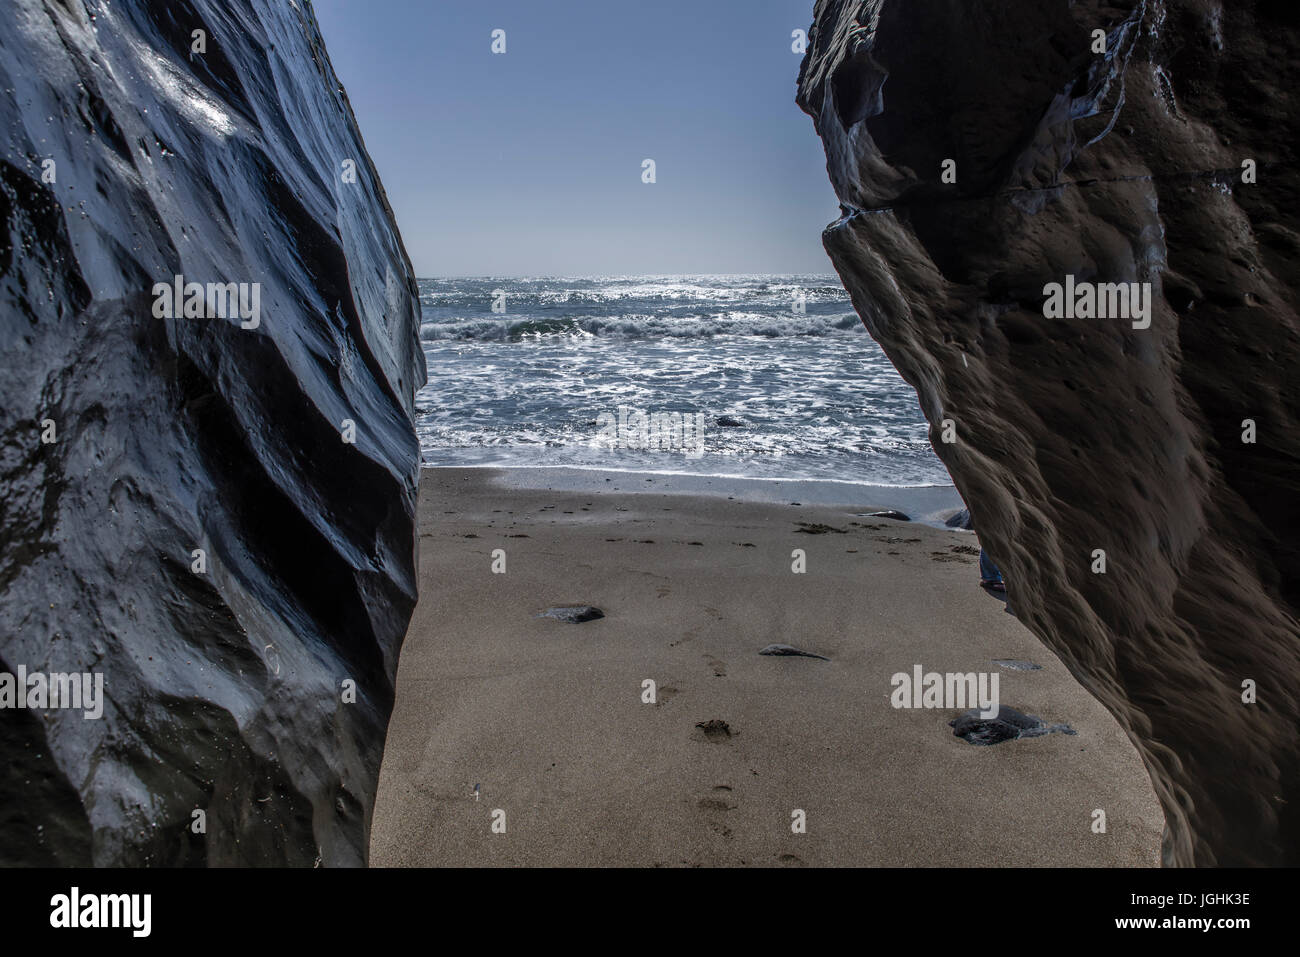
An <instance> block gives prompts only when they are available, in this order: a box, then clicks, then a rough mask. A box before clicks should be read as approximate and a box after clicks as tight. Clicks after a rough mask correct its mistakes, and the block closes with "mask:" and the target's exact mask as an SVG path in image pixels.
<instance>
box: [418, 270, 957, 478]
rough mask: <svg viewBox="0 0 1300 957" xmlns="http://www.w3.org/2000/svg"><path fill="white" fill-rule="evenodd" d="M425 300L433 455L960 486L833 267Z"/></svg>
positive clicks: (580, 282)
mask: <svg viewBox="0 0 1300 957" xmlns="http://www.w3.org/2000/svg"><path fill="white" fill-rule="evenodd" d="M500 293H504V299H503V300H502V298H501V296H500V295H499V294H500ZM800 297H802V311H800V309H799V302H800ZM494 300H495V301H496V302H497V303H498V304H499V305H500V306H503V307H504V312H497V313H494V312H493V309H492V306H493V302H494ZM420 305H421V308H422V311H423V323H422V325H421V329H420V336H421V339H422V341H423V345H424V353H425V358H426V359H427V361H428V367H429V384H428V385H427V386H426V387H425V388H424V389H422V390H421V391H420V393H419V394H418V395H417V397H416V412H417V418H416V427H417V430H418V432H419V436H420V444H421V448H422V451H423V456H424V462H425V464H426V465H478V466H497V467H561V466H562V467H570V468H597V469H614V470H620V471H635V472H662V473H683V474H691V475H713V476H728V477H736V478H759V479H763V478H767V479H799V480H810V479H811V480H827V479H831V480H836V481H842V482H854V483H861V484H867V485H884V486H903V487H906V486H925V485H948V484H950V479H949V478H948V474H947V472H946V471H945V470H944V468H943V465H942V464H941V463H940V462H939V460H938V458H936V457H935V454H934V451H933V450H932V449H931V448H930V444H929V441H928V440H927V437H926V436H927V426H926V422H925V419H924V418H923V416H922V415H921V412H920V408H919V406H918V404H917V400H916V394H915V393H914V392H913V391H912V389H911V388H910V387H909V386H908V385H907V384H906V383H905V382H904V381H903V380H902V378H901V377H900V376H899V375H898V373H897V372H896V371H895V370H894V368H893V366H891V365H890V363H889V360H888V359H886V358H885V356H884V354H883V353H882V352H881V350H880V348H879V346H877V345H876V343H875V342H874V341H873V340H872V339H871V337H870V336H869V335H867V333H866V330H865V329H864V328H863V327H862V323H861V321H860V320H859V319H858V317H857V315H856V314H855V313H854V312H853V309H852V307H851V306H850V304H849V297H848V294H847V293H846V292H845V291H844V289H843V287H842V286H841V285H840V282H839V280H838V278H836V277H834V276H665V277H651V276H609V277H599V278H585V279H567V278H535V279H494V278H486V279H422V280H420ZM620 407H621V410H620ZM638 413H640V414H641V415H643V416H645V419H644V420H639V419H638V415H637V414H638ZM665 413H680V414H682V415H683V416H684V417H685V418H684V419H683V420H682V421H684V422H685V427H684V428H683V431H680V432H679V431H678V430H677V427H676V420H675V419H674V418H672V417H671V416H668V415H664V414H665ZM656 414H657V415H656ZM720 418H728V419H730V420H732V421H736V422H740V423H741V424H740V425H739V426H736V427H724V426H722V425H720V424H718V419H720ZM693 424H700V425H702V430H701V431H700V432H699V433H698V434H697V433H696V432H695V430H690V429H689V426H691V425H693Z"/></svg>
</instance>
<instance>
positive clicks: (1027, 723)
mask: <svg viewBox="0 0 1300 957" xmlns="http://www.w3.org/2000/svg"><path fill="white" fill-rule="evenodd" d="M948 726H949V727H950V728H952V733H953V734H954V735H956V736H957V737H959V738H963V739H965V740H966V741H968V742H969V743H971V744H976V745H991V744H1001V743H1002V742H1003V741H1014V740H1016V739H1017V738H1037V737H1041V736H1042V735H1044V734H1055V733H1060V734H1074V733H1075V732H1074V729H1073V728H1071V727H1070V726H1069V725H1068V724H1048V723H1047V722H1046V721H1044V720H1043V719H1042V718H1040V717H1038V716H1037V715H1032V714H1025V713H1024V712H1023V711H1017V710H1016V709H1015V708H1008V707H1007V706H1006V705H1001V706H1000V707H999V708H998V714H997V717H995V718H982V717H980V713H979V711H978V710H971V711H966V712H964V713H962V714H961V715H959V716H958V717H956V718H954V719H953V720H952V721H949V722H948Z"/></svg>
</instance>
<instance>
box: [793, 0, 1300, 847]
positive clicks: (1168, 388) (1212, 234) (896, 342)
mask: <svg viewBox="0 0 1300 957" xmlns="http://www.w3.org/2000/svg"><path fill="white" fill-rule="evenodd" d="M815 21H816V22H815V24H814V27H813V32H812V34H811V35H810V40H811V44H810V47H809V52H808V55H807V57H806V58H805V60H804V63H803V68H802V70H801V74H800V86H799V94H798V98H799V103H800V105H801V106H802V107H803V108H804V109H805V110H806V111H807V112H808V113H809V114H810V115H811V116H812V117H813V119H814V121H815V123H816V127H817V132H818V133H819V134H820V136H821V138H822V140H823V142H824V144H825V147H826V155H827V169H828V172H829V174H830V178H831V181H832V183H833V185H834V187H835V189H836V192H837V194H838V195H839V199H840V202H841V204H842V205H843V207H844V211H845V215H844V216H843V217H842V218H841V219H840V220H839V221H838V222H836V223H835V224H833V225H832V226H830V227H829V228H828V229H827V230H826V232H825V234H824V236H823V240H824V243H825V246H826V249H827V251H828V252H829V254H830V256H831V258H832V260H833V261H834V264H835V267H836V269H837V270H838V271H839V274H840V276H841V277H842V279H843V280H844V283H845V286H846V288H847V289H848V290H849V292H850V294H851V295H852V298H853V302H854V305H855V307H856V309H857V310H858V312H859V313H860V314H861V316H862V318H863V321H864V323H865V324H866V326H867V328H868V329H869V331H870V332H871V334H872V335H873V336H874V337H875V338H876V339H877V340H878V341H879V342H880V343H881V345H882V347H883V348H884V350H885V352H886V353H887V354H888V355H889V357H890V359H891V360H892V361H893V363H894V365H895V366H897V368H898V369H899V371H900V372H901V373H902V375H903V376H904V377H905V378H906V379H907V381H908V382H909V383H911V384H912V385H913V386H914V387H915V388H916V390H917V393H918V396H919V398H920V401H921V406H922V409H923V410H924V412H925V414H926V417H927V418H928V419H929V421H930V423H931V427H932V431H931V440H932V443H933V445H934V448H935V450H936V451H937V452H938V454H939V456H940V457H941V458H942V459H943V461H944V463H945V465H946V466H947V467H948V470H949V472H950V473H951V474H952V476H953V479H954V481H955V482H956V484H957V486H958V489H959V491H960V492H961V495H962V498H963V499H964V500H965V501H966V502H967V503H968V504H969V505H970V508H971V511H972V512H973V513H974V514H976V515H978V516H979V519H980V523H979V534H980V539H981V543H982V544H983V545H984V547H985V548H986V549H987V550H988V552H989V554H990V555H991V556H992V558H993V559H994V560H995V561H996V562H997V565H998V567H999V568H1000V569H1001V570H1002V571H1003V573H1004V574H1005V575H1006V576H1007V579H1008V581H1010V582H1012V583H1014V588H1015V598H1016V613H1017V615H1018V616H1019V617H1020V618H1021V620H1023V621H1024V622H1025V624H1026V625H1027V626H1028V627H1029V628H1031V629H1033V630H1034V631H1035V633H1037V634H1038V635H1039V636H1040V637H1041V638H1042V639H1043V640H1044V641H1045V642H1046V643H1047V644H1048V645H1049V646H1050V647H1051V648H1052V649H1053V650H1054V651H1055V652H1056V653H1057V654H1058V655H1059V656H1060V657H1061V659H1062V660H1063V661H1064V662H1065V663H1066V664H1067V666H1068V667H1069V668H1070V670H1071V671H1072V672H1073V674H1074V675H1075V676H1076V677H1077V678H1078V679H1079V680H1080V681H1081V682H1082V683H1083V684H1084V686H1085V687H1087V688H1088V689H1089V690H1090V691H1091V692H1092V693H1093V694H1095V695H1096V696H1097V697H1098V699H1099V700H1100V701H1101V702H1102V703H1103V704H1105V705H1106V706H1107V707H1108V708H1109V709H1110V710H1111V712H1112V713H1114V715H1115V716H1116V718H1117V719H1118V720H1119V721H1120V722H1121V724H1122V725H1123V726H1124V727H1125V728H1126V729H1127V731H1128V732H1129V734H1130V736H1131V737H1132V739H1133V741H1134V743H1135V745H1136V746H1137V748H1138V749H1139V751H1140V752H1141V754H1142V757H1143V759H1144V760H1145V762H1146V764H1147V767H1148V768H1149V770H1150V772H1151V777H1152V781H1153V783H1154V785H1155V788H1156V791H1157V793H1158V795H1159V797H1160V800H1161V803H1162V804H1163V807H1164V811H1165V815H1166V818H1167V823H1168V832H1167V841H1166V861H1167V862H1169V863H1174V864H1193V863H1197V864H1220V865H1250V864H1281V863H1291V864H1295V863H1297V862H1300V857H1297V855H1298V854H1300V793H1298V791H1300V788H1297V780H1298V778H1300V763H1298V762H1300V746H1298V745H1300V731H1298V730H1297V729H1298V728H1300V705H1298V704H1297V698H1296V695H1295V689H1296V687H1297V686H1300V627H1298V626H1297V604H1298V603H1300V557H1298V556H1300V552H1298V551H1297V549H1298V548H1300V527H1298V526H1300V509H1297V508H1296V502H1297V501H1300V454H1298V453H1300V443H1298V442H1297V435H1298V434H1300V398H1298V397H1297V391H1296V388H1295V380H1296V374H1297V369H1298V368H1300V321H1298V320H1297V312H1296V308H1297V292H1298V290H1297V281H1298V279H1300V269H1298V268H1297V258H1298V256H1300V221H1297V219H1298V215H1300V204H1298V203H1297V192H1298V190H1297V186H1298V185H1300V180H1298V179H1297V175H1298V174H1297V172H1296V170H1297V157H1296V155H1295V153H1296V149H1297V146H1298V145H1300V129H1297V126H1298V125H1300V108H1297V107H1298V106H1300V104H1297V102H1296V99H1297V95H1298V94H1297V92H1296V91H1297V90H1300V5H1296V4H1294V3H1279V2H1264V0H1258V2H1250V0H1243V2H1240V3H1237V2H1234V3H1219V2H1212V0H1143V2H1133V0H1125V2H1120V3H1114V4H1102V3H1098V2H1093V0H1077V2H1069V0H1008V2H1003V3H997V4H975V3H957V2H952V0H906V2H904V0H866V2H860V0H854V2H846V0H819V2H818V3H817V5H816V12H815ZM1098 29H1100V30H1102V31H1104V34H1105V41H1104V47H1105V49H1104V52H1102V53H1094V52H1093V51H1092V45H1093V42H1094V37H1093V31H1094V30H1098ZM947 159H951V160H954V161H955V164H956V165H955V173H956V182H955V183H945V182H943V180H942V174H943V170H944V161H945V160H947ZM1247 160H1252V161H1254V163H1255V164H1256V170H1257V180H1258V181H1257V182H1256V183H1253V184H1250V183H1246V182H1243V174H1244V170H1243V162H1245V161H1247ZM1068 276H1073V277H1074V279H1075V280H1077V281H1079V282H1088V283H1120V282H1130V283H1150V284H1151V287H1150V288H1151V305H1152V308H1151V311H1150V315H1149V318H1150V326H1149V328H1144V329H1143V328H1134V323H1133V322H1131V321H1129V320H1128V319H1125V318H1122V316H1121V317H1120V318H1115V313H1114V312H1112V313H1110V315H1108V316H1107V317H1106V318H1051V319H1049V318H1045V313H1044V300H1045V295H1044V290H1045V287H1046V286H1047V285H1048V284H1050V283H1061V284H1064V283H1065V282H1066V281H1067V277H1068ZM1139 289H1141V287H1139ZM1139 321H1140V320H1139ZM945 420H947V421H948V423H949V425H951V427H952V435H953V437H954V438H955V441H952V442H945V441H942V436H943V432H944V423H945ZM1245 420H1250V422H1251V423H1253V427H1254V429H1255V434H1254V436H1249V434H1248V430H1249V428H1250V425H1249V424H1247V423H1246V421H1245ZM1244 435H1245V436H1247V437H1250V438H1253V439H1254V441H1243V436H1244ZM1098 549H1100V550H1103V551H1104V552H1105V558H1106V569H1105V573H1104V574H1098V573H1094V570H1093V569H1094V567H1095V561H1096V557H1095V555H1094V550H1098ZM1245 681H1251V682H1254V683H1255V685H1256V687H1257V694H1258V702H1257V703H1254V704H1246V703H1243V701H1242V695H1243V682H1245Z"/></svg>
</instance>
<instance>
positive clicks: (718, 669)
mask: <svg viewBox="0 0 1300 957" xmlns="http://www.w3.org/2000/svg"><path fill="white" fill-rule="evenodd" d="M703 657H704V660H705V661H707V662H708V663H709V667H710V668H712V669H713V677H715V678H725V677H727V663H726V662H725V661H723V660H722V659H721V658H715V657H713V655H704V656H703Z"/></svg>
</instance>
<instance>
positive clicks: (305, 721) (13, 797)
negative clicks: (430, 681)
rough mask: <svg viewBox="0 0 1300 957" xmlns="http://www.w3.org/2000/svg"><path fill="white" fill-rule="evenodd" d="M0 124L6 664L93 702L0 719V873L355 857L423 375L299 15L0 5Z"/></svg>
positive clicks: (398, 615) (396, 285)
mask: <svg viewBox="0 0 1300 957" xmlns="http://www.w3.org/2000/svg"><path fill="white" fill-rule="evenodd" d="M0 123H2V125H3V128H4V137H5V149H4V153H3V155H2V156H0V220H2V221H3V230H4V235H3V239H0V243H3V247H2V248H0V325H2V327H3V335H4V341H5V349H6V355H5V361H4V364H3V367H0V406H2V407H3V439H4V441H3V450H2V452H0V455H2V456H3V458H2V460H0V474H2V476H3V489H4V495H3V498H2V499H0V529H2V532H0V536H2V538H0V541H2V542H3V547H2V549H0V587H3V601H2V602H0V672H5V673H9V674H16V673H17V671H18V669H19V668H24V669H26V671H27V672H28V673H29V674H30V673H31V672H42V673H47V674H48V673H82V672H85V673H90V674H97V675H102V680H103V689H104V690H103V697H104V706H103V716H102V717H101V718H99V719H97V720H96V719H88V718H86V717H84V711H82V710H72V709H57V710H55V709H51V710H46V711H43V710H21V709H16V708H13V707H9V708H6V710H4V711H3V712H2V713H0V755H2V760H0V863H4V864H14V863H19V864H74V863H75V864H87V863H94V864H101V865H103V864H123V865H145V864H148V865H179V864H202V863H207V864H214V865H221V864H293V865H307V866H310V865H312V864H313V863H315V862H317V861H319V862H320V863H323V864H326V865H329V864H360V863H363V862H364V860H365V855H366V847H367V832H368V826H369V817H370V810H371V805H372V800H373V795H374V791H375V784H376V779H377V775H378V769H379V762H380V756H381V750H382V747H383V741H384V732H385V728H386V724H387V720H388V715H389V711H390V707H391V703H392V695H393V676H394V673H395V669H396V663H397V651H398V646H399V644H400V642H401V638H402V635H403V634H404V632H405V629H406V624H407V621H408V618H409V615H410V612H411V609H412V607H413V605H414V602H415V581H414V562H415V535H414V531H413V515H414V501H415V491H416V476H417V468H418V465H417V461H418V449H417V444H416V441H415V437H414V434H413V430H412V425H411V414H412V396H413V392H414V390H415V389H417V388H418V387H419V386H420V385H422V384H423V382H424V363H423V358H422V355H421V352H420V350H419V347H418V343H417V339H416V330H417V324H418V323H417V314H418V305H417V301H416V296H417V293H416V289H415V282H414V279H413V276H412V272H411V268H410V264H409V262H408V260H407V258H406V254H405V252H404V250H403V248H402V244H401V240H400V238H399V236H398V233H397V229H396V227H395V225H394V222H393V218H392V214H391V212H390V210H389V208H388V205H387V202H386V200H385V198H384V194H383V190H382V188H381V186H380V184H379V180H378V177H377V176H376V173H375V170H374V168H373V166H372V165H371V163H370V160H369V158H368V157H367V155H366V152H365V148H364V146H363V145H362V142H361V137H360V134H359V132H358V129H357V125H356V122H355V120H354V119H353V116H352V112H351V109H350V107H349V106H348V103H347V99H346V97H345V96H344V94H343V91H342V89H341V88H340V85H339V82H338V79H337V77H336V76H335V75H334V72H333V70H332V68H331V67H330V64H329V61H328V59H327V58H326V55H325V51H324V47H323V45H322V41H321V36H320V32H319V30H318V28H317V25H316V23H315V20H314V17H313V15H312V13H311V9H310V5H308V4H305V3H303V2H297V3H295V2H293V0H237V2H227V0H220V2H218V0H189V2H186V0H166V2H164V0H154V2H150V0H114V2H112V3H109V2H107V0H99V2H97V0H86V2H80V0H79V2H75V3H69V2H63V0H16V2H15V3H13V4H10V5H8V7H7V8H6V11H5V16H4V17H3V18H0ZM352 173H355V175H352ZM175 276H181V277H183V280H184V282H186V283H189V282H197V283H201V284H207V283H220V284H226V283H234V284H239V285H238V287H237V288H238V290H239V291H240V292H242V293H243V294H244V298H243V300H242V301H241V304H242V305H247V306H249V307H250V308H249V309H247V310H246V311H239V312H237V314H234V315H233V317H232V312H233V310H234V300H229V301H227V300H223V299H221V296H222V295H223V291H222V290H218V291H217V293H216V295H215V298H211V299H210V300H209V299H203V298H199V299H196V300H195V302H194V304H193V305H194V307H195V308H194V309H192V310H189V311H186V312H185V313H184V314H183V315H182V316H179V317H172V318H169V317H167V312H168V308H167V306H166V304H161V299H160V296H159V294H158V292H157V291H155V289H154V287H155V284H158V283H173V282H174V277H175ZM231 288H232V289H234V288H236V287H231ZM223 289H224V286H223ZM206 295H207V296H209V297H211V296H213V294H212V293H206ZM188 299H189V297H188V296H187V297H186V305H187V306H188V305H190V303H189V301H188ZM218 305H220V306H222V307H223V308H224V307H226V306H229V307H230V308H226V309H225V315H226V317H225V318H222V317H221V312H220V311H219V310H218V308H217V307H218ZM252 307H256V308H252ZM196 312H198V313H202V314H201V315H195V314H194V313H196ZM345 420H350V421H351V422H352V423H353V424H354V426H355V441H354V442H347V441H345V438H346V437H347V431H348V427H347V425H346V424H345ZM199 549H201V550H202V552H203V554H202V555H196V554H195V550H199ZM349 681H351V682H354V683H355V702H352V701H351V700H350V699H351V698H352V694H351V693H350V690H349V689H350V687H351V686H350V685H349V684H348V682H349ZM199 811H202V812H204V813H203V814H197V813H196V812H199Z"/></svg>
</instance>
